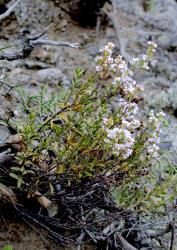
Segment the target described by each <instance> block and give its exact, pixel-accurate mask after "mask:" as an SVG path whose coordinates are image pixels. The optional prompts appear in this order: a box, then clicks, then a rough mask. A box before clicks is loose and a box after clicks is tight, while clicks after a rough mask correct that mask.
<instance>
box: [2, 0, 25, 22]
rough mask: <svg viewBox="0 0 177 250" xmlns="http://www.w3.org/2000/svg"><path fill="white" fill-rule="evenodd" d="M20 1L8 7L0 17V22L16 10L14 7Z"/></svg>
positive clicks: (18, 0)
mask: <svg viewBox="0 0 177 250" xmlns="http://www.w3.org/2000/svg"><path fill="white" fill-rule="evenodd" d="M21 1H22V0H17V1H16V2H15V3H14V4H12V6H10V7H9V8H8V9H7V10H6V12H4V13H3V14H1V15H0V21H2V20H3V19H5V18H6V17H8V16H9V15H10V14H11V13H12V12H13V11H14V9H15V8H16V6H17V5H18V4H19V3H20V2H21Z"/></svg>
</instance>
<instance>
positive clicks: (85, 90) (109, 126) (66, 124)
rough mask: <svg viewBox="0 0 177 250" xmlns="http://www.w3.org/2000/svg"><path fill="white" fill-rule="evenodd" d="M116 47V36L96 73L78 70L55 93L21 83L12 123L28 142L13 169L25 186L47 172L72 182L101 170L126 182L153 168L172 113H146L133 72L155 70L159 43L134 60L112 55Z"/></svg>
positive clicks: (99, 59)
mask: <svg viewBox="0 0 177 250" xmlns="http://www.w3.org/2000/svg"><path fill="white" fill-rule="evenodd" d="M113 48H114V44H113V43H110V42H109V43H108V45H107V46H105V47H104V48H103V49H101V50H100V55H99V56H97V58H96V62H97V66H96V72H94V73H92V74H91V75H89V76H84V70H82V69H76V70H75V72H74V79H73V81H72V84H71V86H70V87H69V88H68V89H64V88H63V90H61V91H59V92H58V93H56V94H54V95H52V96H51V97H47V96H46V94H45V88H44V87H42V88H41V91H40V93H39V95H36V96H28V95H27V94H25V93H24V91H23V90H21V89H18V91H19V94H20V97H21V103H22V110H19V118H18V119H16V120H15V121H14V122H12V121H11V122H10V123H11V125H12V124H13V126H15V127H16V129H17V131H18V132H19V135H18V137H19V138H20V143H21V147H20V150H19V151H18V153H17V155H16V159H17V161H18V166H15V167H12V168H11V173H10V175H11V177H14V178H16V179H17V180H18V187H22V186H24V187H25V186H26V187H28V186H29V185H30V182H31V179H32V180H33V183H35V185H38V183H39V181H38V178H36V176H37V177H38V175H39V172H40V173H41V172H43V174H44V175H45V174H46V175H51V174H52V175H54V176H55V177H56V178H57V179H58V180H59V181H61V183H63V182H64V183H65V184H68V185H71V183H74V182H82V181H84V180H88V179H91V178H93V179H94V178H101V176H107V177H108V176H114V177H115V178H116V181H118V182H123V183H126V182H127V181H128V182H129V181H130V180H132V179H134V178H137V177H138V176H141V175H144V174H145V173H146V172H147V171H148V166H149V165H150V164H151V162H152V159H154V158H155V157H157V155H158V143H159V139H158V136H159V132H160V124H161V122H162V120H163V117H164V114H163V113H162V112H160V113H158V114H157V115H156V116H155V115H154V112H153V111H151V112H150V114H149V118H148V120H146V121H144V120H143V119H141V118H140V115H139V103H140V102H141V101H142V97H141V96H140V93H141V92H142V91H143V87H142V85H141V84H138V83H137V82H136V81H135V80H134V79H133V74H134V73H137V71H142V70H144V69H149V66H148V63H149V61H150V60H151V59H152V58H153V55H154V51H155V48H156V44H155V43H153V42H149V47H148V50H147V54H146V55H143V56H142V57H141V58H140V59H139V58H133V59H132V60H130V61H129V65H127V64H126V62H125V61H124V60H123V59H122V57H121V56H118V57H116V58H115V59H114V58H113V57H112V50H113ZM83 78H85V79H83ZM26 176H28V178H27V177H26ZM29 176H30V178H29ZM35 178H36V179H35ZM114 185H115V183H114Z"/></svg>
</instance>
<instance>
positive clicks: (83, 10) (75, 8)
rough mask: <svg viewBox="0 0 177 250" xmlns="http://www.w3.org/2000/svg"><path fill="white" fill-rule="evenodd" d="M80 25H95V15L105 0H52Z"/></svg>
mask: <svg viewBox="0 0 177 250" xmlns="http://www.w3.org/2000/svg"><path fill="white" fill-rule="evenodd" d="M53 1H54V2H55V4H56V5H58V6H62V8H64V9H65V11H66V12H67V13H69V15H70V16H71V17H72V18H73V19H74V20H76V21H78V22H79V24H80V25H83V26H87V25H89V26H95V25H96V20H97V15H98V13H99V11H100V9H101V8H102V7H103V5H104V3H105V2H106V1H107V0H72V1H70V0H53Z"/></svg>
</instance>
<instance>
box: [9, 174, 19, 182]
mask: <svg viewBox="0 0 177 250" xmlns="http://www.w3.org/2000/svg"><path fill="white" fill-rule="evenodd" d="M9 175H10V176H11V177H12V178H14V179H16V180H18V178H19V177H18V175H16V174H14V173H10V174H9Z"/></svg>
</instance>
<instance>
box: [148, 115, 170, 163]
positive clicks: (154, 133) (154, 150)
mask: <svg viewBox="0 0 177 250" xmlns="http://www.w3.org/2000/svg"><path fill="white" fill-rule="evenodd" d="M164 116H165V114H164V113H163V112H160V113H158V114H156V116H155V115H154V111H153V110H151V112H150V114H149V120H148V128H149V130H150V132H149V133H148V138H147V140H146V142H145V144H144V147H145V151H146V153H147V158H156V157H157V156H158V150H159V147H158V144H159V143H160V140H159V133H160V126H161V123H162V121H163V120H164Z"/></svg>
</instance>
